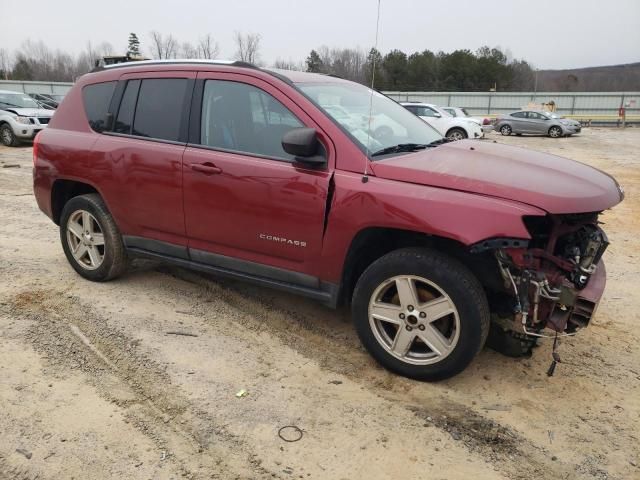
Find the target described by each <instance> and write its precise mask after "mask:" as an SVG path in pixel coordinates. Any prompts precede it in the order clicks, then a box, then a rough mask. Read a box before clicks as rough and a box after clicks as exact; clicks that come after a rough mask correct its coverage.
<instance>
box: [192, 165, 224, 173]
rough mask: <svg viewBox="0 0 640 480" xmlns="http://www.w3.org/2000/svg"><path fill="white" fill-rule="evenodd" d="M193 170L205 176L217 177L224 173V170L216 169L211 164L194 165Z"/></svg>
mask: <svg viewBox="0 0 640 480" xmlns="http://www.w3.org/2000/svg"><path fill="white" fill-rule="evenodd" d="M191 170H194V171H196V172H200V173H204V174H205V175H217V174H220V173H222V169H221V168H220V167H216V166H215V165H214V164H213V163H211V162H205V163H192V164H191Z"/></svg>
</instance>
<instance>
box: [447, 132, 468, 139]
mask: <svg viewBox="0 0 640 480" xmlns="http://www.w3.org/2000/svg"><path fill="white" fill-rule="evenodd" d="M449 138H451V139H452V140H455V141H457V140H464V138H465V136H464V134H463V133H462V132H461V131H460V130H454V131H453V132H451V135H449Z"/></svg>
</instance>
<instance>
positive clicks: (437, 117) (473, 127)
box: [400, 102, 484, 140]
mask: <svg viewBox="0 0 640 480" xmlns="http://www.w3.org/2000/svg"><path fill="white" fill-rule="evenodd" d="M400 105H402V106H403V107H404V108H406V109H407V110H409V111H410V112H412V113H414V114H416V115H417V116H419V117H420V118H421V119H422V120H424V121H425V122H427V123H428V124H429V125H431V126H432V127H433V128H435V129H436V130H437V131H438V132H439V133H440V135H442V136H444V137H448V138H451V139H452V140H462V139H463V138H482V137H483V136H484V132H483V131H482V128H481V126H480V125H479V124H478V123H477V122H474V121H472V120H469V119H466V118H458V117H452V116H451V115H449V114H448V113H447V112H445V111H444V110H442V109H441V108H440V107H437V106H435V105H432V104H430V103H418V102H400Z"/></svg>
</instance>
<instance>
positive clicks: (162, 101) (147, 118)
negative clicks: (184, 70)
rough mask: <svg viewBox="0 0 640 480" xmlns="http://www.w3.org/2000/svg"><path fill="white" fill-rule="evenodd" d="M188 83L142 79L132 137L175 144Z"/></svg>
mask: <svg viewBox="0 0 640 480" xmlns="http://www.w3.org/2000/svg"><path fill="white" fill-rule="evenodd" d="M187 83H188V80H187V79H185V78H154V79H148V80H147V79H145V80H142V83H141V85H140V92H139V93H138V104H137V106H136V109H135V119H134V121H133V131H132V134H133V135H137V136H140V137H149V138H158V139H161V140H170V141H174V142H177V141H178V140H179V137H180V122H181V119H182V109H183V106H184V101H185V93H186V91H187Z"/></svg>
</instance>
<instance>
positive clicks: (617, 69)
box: [538, 62, 640, 92]
mask: <svg viewBox="0 0 640 480" xmlns="http://www.w3.org/2000/svg"><path fill="white" fill-rule="evenodd" d="M538 91H539V92H559V91H562V92H625V91H626V92H638V91H640V62H637V63H627V64H624V65H609V66H604V67H588V68H573V69H570V70H539V71H538Z"/></svg>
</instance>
